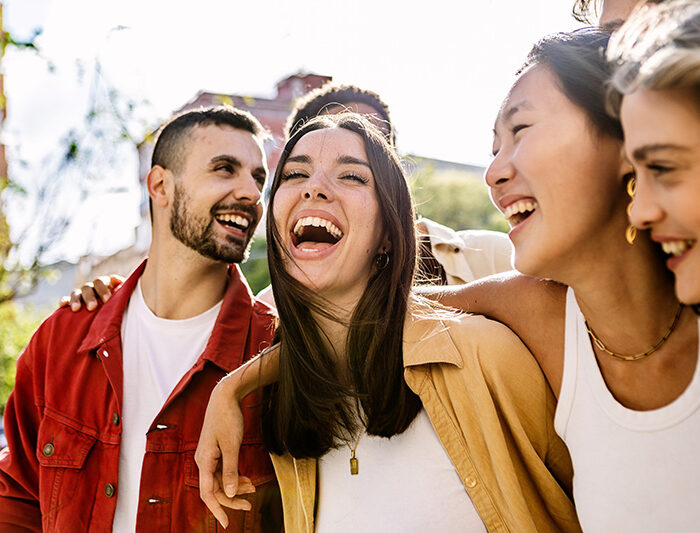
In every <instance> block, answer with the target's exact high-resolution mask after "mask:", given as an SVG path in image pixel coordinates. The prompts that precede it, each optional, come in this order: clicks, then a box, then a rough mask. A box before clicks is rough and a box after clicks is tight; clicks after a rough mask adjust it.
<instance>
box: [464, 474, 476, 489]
mask: <svg viewBox="0 0 700 533" xmlns="http://www.w3.org/2000/svg"><path fill="white" fill-rule="evenodd" d="M464 482H465V485H466V486H467V488H469V489H473V488H474V487H476V479H474V478H473V477H471V476H469V477H467V478H466V479H465V480H464Z"/></svg>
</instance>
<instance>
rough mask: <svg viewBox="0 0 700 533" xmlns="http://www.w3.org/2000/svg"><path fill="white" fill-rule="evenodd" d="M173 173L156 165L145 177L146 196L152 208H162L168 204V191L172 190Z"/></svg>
mask: <svg viewBox="0 0 700 533" xmlns="http://www.w3.org/2000/svg"><path fill="white" fill-rule="evenodd" d="M172 180H173V173H172V172H170V171H169V170H167V169H165V168H163V167H161V166H159V165H156V166H154V167H153V168H151V171H150V172H149V173H148V176H147V177H146V188H147V189H148V195H149V196H150V197H151V200H152V201H153V207H154V209H155V208H164V207H167V206H168V205H169V204H170V190H171V189H172Z"/></svg>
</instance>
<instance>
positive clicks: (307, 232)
mask: <svg viewBox="0 0 700 533" xmlns="http://www.w3.org/2000/svg"><path fill="white" fill-rule="evenodd" d="M291 238H292V245H293V246H294V247H295V248H297V249H299V250H302V251H305V252H320V251H321V250H326V249H328V248H331V247H332V246H334V245H336V244H338V242H339V241H340V240H341V239H342V238H343V232H342V230H341V229H340V228H339V227H338V226H337V225H336V224H334V223H333V222H331V221H330V220H328V219H326V218H323V217H312V216H307V217H302V218H300V219H299V220H297V221H296V223H295V224H294V229H293V230H292V233H291Z"/></svg>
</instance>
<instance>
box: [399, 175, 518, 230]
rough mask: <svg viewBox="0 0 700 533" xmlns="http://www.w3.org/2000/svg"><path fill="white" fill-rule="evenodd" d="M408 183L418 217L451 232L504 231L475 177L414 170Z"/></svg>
mask: <svg viewBox="0 0 700 533" xmlns="http://www.w3.org/2000/svg"><path fill="white" fill-rule="evenodd" d="M409 183H410V186H411V191H412V192H413V197H414V199H415V202H416V211H417V213H418V214H419V215H420V216H423V217H426V218H429V219H431V220H434V221H435V222H439V223H440V224H443V225H445V226H448V227H450V228H452V229H454V230H463V229H489V230H494V231H508V224H507V223H506V221H505V219H504V218H503V215H501V213H499V211H498V210H497V209H496V208H495V207H494V206H493V204H492V203H491V199H490V198H489V194H488V189H487V188H486V185H484V183H483V181H482V178H481V176H479V175H478V174H475V173H472V172H466V171H460V170H435V169H433V168H431V167H425V168H419V169H418V170H417V171H415V172H414V173H413V174H412V175H411V176H410V178H409Z"/></svg>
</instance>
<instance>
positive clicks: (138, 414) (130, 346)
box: [113, 281, 221, 532]
mask: <svg viewBox="0 0 700 533" xmlns="http://www.w3.org/2000/svg"><path fill="white" fill-rule="evenodd" d="M220 308H221V302H219V303H218V304H216V305H215V306H214V307H212V308H211V309H209V310H208V311H205V312H204V313H202V314H201V315H198V316H195V317H193V318H187V319H185V320H166V319H163V318H158V317H157V316H156V315H154V314H153V312H152V311H151V310H150V309H149V308H148V306H147V305H146V302H145V301H144V299H143V294H142V292H141V282H140V281H139V283H138V285H137V286H136V289H135V290H134V292H133V294H132V295H131V298H130V299H129V305H128V306H127V308H126V310H125V311H124V317H123V320H122V353H123V361H124V362H123V366H124V391H123V401H122V420H121V422H122V443H121V447H120V449H119V479H118V484H117V509H116V513H115V515H114V522H113V531H116V532H133V531H134V529H135V528H136V512H137V509H138V496H139V487H140V483H141V466H142V464H143V456H144V453H145V450H146V432H147V431H148V429H149V428H150V427H151V424H152V423H153V421H154V420H155V418H156V416H157V415H158V413H159V412H160V410H161V409H162V407H163V405H164V404H165V402H166V400H167V399H168V397H169V396H170V393H171V392H172V391H173V389H175V387H176V386H177V384H178V383H179V381H180V380H181V379H182V377H183V376H184V375H185V374H186V373H187V372H188V371H189V370H190V368H192V366H193V365H194V363H195V362H196V361H197V359H198V358H199V356H200V355H201V353H202V352H203V351H204V348H205V347H206V345H207V341H208V340H209V336H210V335H211V332H212V329H214V323H215V322H216V317H217V316H218V314H219V309H220Z"/></svg>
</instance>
